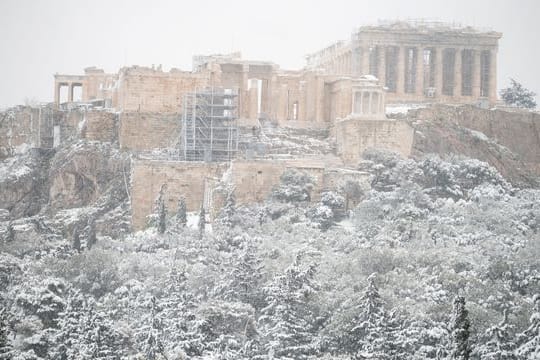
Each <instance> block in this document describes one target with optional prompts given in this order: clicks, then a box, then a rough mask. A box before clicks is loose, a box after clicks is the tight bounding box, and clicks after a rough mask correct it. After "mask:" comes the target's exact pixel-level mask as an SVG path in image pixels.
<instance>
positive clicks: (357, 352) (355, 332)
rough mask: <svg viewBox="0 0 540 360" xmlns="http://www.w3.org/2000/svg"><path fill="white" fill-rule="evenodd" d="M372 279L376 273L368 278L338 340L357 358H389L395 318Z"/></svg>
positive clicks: (341, 345)
mask: <svg viewBox="0 0 540 360" xmlns="http://www.w3.org/2000/svg"><path fill="white" fill-rule="evenodd" d="M375 280H376V274H375V273H373V274H371V275H370V276H369V277H368V278H367V281H368V285H367V287H366V289H365V291H364V294H363V295H362V296H361V297H360V299H359V302H358V303H357V305H355V306H354V313H355V314H356V315H355V316H354V317H353V318H352V321H351V323H349V324H348V325H346V328H345V331H344V334H343V335H344V336H342V337H341V339H340V340H339V341H338V343H340V347H341V349H342V350H343V351H345V352H347V353H349V354H351V355H353V356H356V357H357V358H359V359H363V358H369V357H375V358H378V359H386V358H390V356H391V355H392V353H393V352H395V348H396V345H395V344H394V342H393V339H392V335H393V331H394V328H397V321H396V320H395V319H394V318H393V317H390V316H388V314H387V313H386V310H385V309H384V303H383V301H382V298H381V296H380V294H379V289H378V288H377V285H376V283H375Z"/></svg>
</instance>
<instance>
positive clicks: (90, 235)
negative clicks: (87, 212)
mask: <svg viewBox="0 0 540 360" xmlns="http://www.w3.org/2000/svg"><path fill="white" fill-rule="evenodd" d="M87 229H88V232H87V237H86V239H87V240H86V247H87V248H88V250H90V249H91V248H92V246H94V245H95V243H96V242H97V237H96V221H95V219H94V218H90V219H88V226H87Z"/></svg>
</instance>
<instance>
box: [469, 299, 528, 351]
mask: <svg viewBox="0 0 540 360" xmlns="http://www.w3.org/2000/svg"><path fill="white" fill-rule="evenodd" d="M509 328H510V325H509V324H508V312H507V310H506V309H505V310H504V318H503V320H502V321H501V322H500V323H499V324H497V325H493V326H491V327H489V328H488V329H487V330H486V332H485V334H484V336H483V341H482V342H481V344H480V345H479V346H477V347H476V348H475V350H474V353H476V354H477V355H478V356H479V357H480V359H481V360H518V358H517V356H516V355H515V353H514V348H515V341H514V340H513V339H512V337H511V336H510V334H509Z"/></svg>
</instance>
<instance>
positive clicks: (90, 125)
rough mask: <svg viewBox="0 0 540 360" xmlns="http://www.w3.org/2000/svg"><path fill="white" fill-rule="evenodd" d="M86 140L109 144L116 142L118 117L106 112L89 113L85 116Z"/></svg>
mask: <svg viewBox="0 0 540 360" xmlns="http://www.w3.org/2000/svg"><path fill="white" fill-rule="evenodd" d="M85 122H86V129H85V131H84V138H85V139H87V140H93V141H101V142H110V143H113V142H115V141H117V140H118V115H117V114H115V113H111V112H107V111H89V112H87V113H86V115H85Z"/></svg>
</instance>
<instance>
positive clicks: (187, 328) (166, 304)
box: [160, 270, 203, 356]
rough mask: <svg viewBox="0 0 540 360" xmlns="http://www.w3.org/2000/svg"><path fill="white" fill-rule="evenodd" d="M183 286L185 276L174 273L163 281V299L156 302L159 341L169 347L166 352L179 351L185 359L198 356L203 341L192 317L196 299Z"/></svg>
mask: <svg viewBox="0 0 540 360" xmlns="http://www.w3.org/2000/svg"><path fill="white" fill-rule="evenodd" d="M186 282H187V276H186V274H185V273H184V272H177V271H176V270H173V271H172V272H171V274H170V276H169V278H168V280H167V283H166V287H165V290H166V292H165V294H166V296H165V297H164V298H162V299H161V301H160V307H161V308H162V309H163V310H162V312H161V315H162V319H163V339H164V340H165V343H166V344H168V345H169V346H172V347H173V348H170V349H168V350H169V352H178V350H180V351H181V352H182V353H184V354H185V355H186V356H200V355H201V354H202V351H203V338H202V335H201V334H200V332H199V331H198V325H199V324H198V322H197V318H196V316H195V313H194V311H195V309H196V308H197V303H198V302H199V299H197V298H196V297H195V295H194V294H193V293H192V292H190V291H189V289H188V288H187V284H186Z"/></svg>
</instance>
